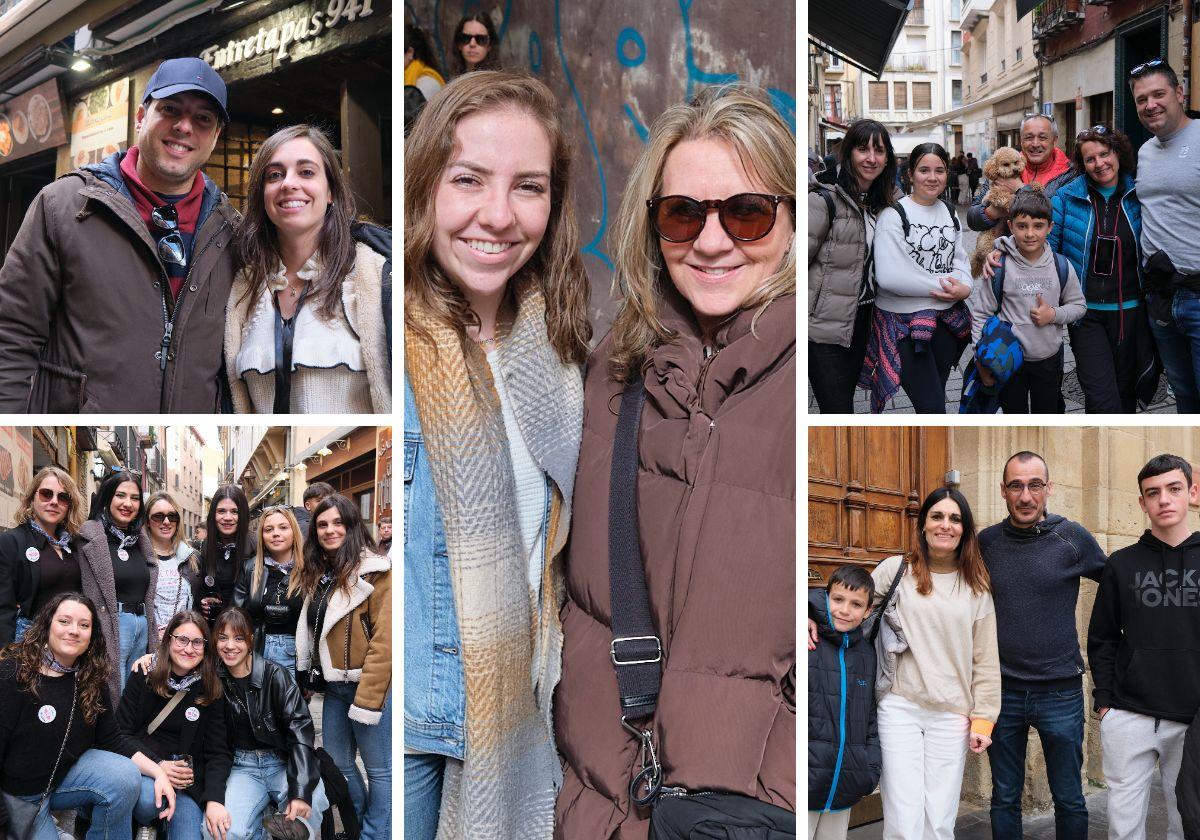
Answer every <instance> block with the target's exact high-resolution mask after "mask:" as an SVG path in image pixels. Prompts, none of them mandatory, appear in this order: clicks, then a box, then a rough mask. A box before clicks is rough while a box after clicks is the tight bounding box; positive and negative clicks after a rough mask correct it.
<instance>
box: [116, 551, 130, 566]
mask: <svg viewBox="0 0 1200 840" xmlns="http://www.w3.org/2000/svg"><path fill="white" fill-rule="evenodd" d="M117 559H118V560H120V561H121V562H122V563H124V562H125V561H126V560H128V559H129V552H128V551H126V550H125V549H123V548H118V549H117Z"/></svg>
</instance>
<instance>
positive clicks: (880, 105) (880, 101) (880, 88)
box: [867, 82, 888, 111]
mask: <svg viewBox="0 0 1200 840" xmlns="http://www.w3.org/2000/svg"><path fill="white" fill-rule="evenodd" d="M867 92H868V95H869V96H870V103H871V110H872V111H886V110H887V109H888V83H887V82H867Z"/></svg>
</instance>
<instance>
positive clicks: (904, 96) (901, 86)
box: [892, 82, 908, 111]
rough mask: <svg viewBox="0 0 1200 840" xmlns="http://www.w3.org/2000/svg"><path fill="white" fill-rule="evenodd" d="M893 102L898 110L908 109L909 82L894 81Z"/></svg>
mask: <svg viewBox="0 0 1200 840" xmlns="http://www.w3.org/2000/svg"><path fill="white" fill-rule="evenodd" d="M892 102H894V103H895V104H896V110H897V111H907V110H908V82H892Z"/></svg>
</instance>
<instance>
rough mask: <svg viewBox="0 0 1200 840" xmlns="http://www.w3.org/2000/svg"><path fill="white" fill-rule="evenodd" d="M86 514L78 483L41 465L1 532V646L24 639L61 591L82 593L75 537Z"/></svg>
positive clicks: (68, 476) (56, 469)
mask: <svg viewBox="0 0 1200 840" xmlns="http://www.w3.org/2000/svg"><path fill="white" fill-rule="evenodd" d="M86 517H87V505H86V504H85V503H84V501H83V496H82V495H80V493H79V487H78V486H77V485H76V484H75V480H74V479H73V478H71V476H70V475H69V474H67V473H66V472H64V471H63V470H60V469H59V468H58V467H42V468H41V469H40V470H38V472H37V474H36V475H35V476H34V477H33V480H32V481H30V482H29V484H28V485H27V486H26V487H25V491H24V493H23V494H22V496H21V501H20V504H19V505H18V506H17V512H16V515H15V516H14V517H13V524H14V525H15V526H16V527H15V528H12V529H11V530H9V531H6V532H4V533H3V534H0V646H3V645H6V644H9V643H10V642H13V641H20V640H21V637H22V636H23V635H24V634H25V628H26V627H28V626H29V622H30V621H32V620H33V616H34V615H35V614H36V613H37V611H38V610H39V609H40V608H41V606H42V605H43V604H45V603H46V602H47V601H49V600H50V599H51V598H53V597H54V596H55V595H57V594H58V593H59V592H79V591H81V589H82V588H83V583H82V579H81V577H80V574H81V573H80V569H79V559H78V557H77V556H76V549H77V548H78V547H79V546H78V543H77V540H76V538H77V537H78V536H79V529H80V528H81V527H83V521H84V519H85V518H86Z"/></svg>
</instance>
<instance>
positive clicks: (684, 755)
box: [554, 86, 796, 840]
mask: <svg viewBox="0 0 1200 840" xmlns="http://www.w3.org/2000/svg"><path fill="white" fill-rule="evenodd" d="M795 193H796V140H795V136H794V135H793V134H792V132H791V130H790V129H789V128H788V125H787V123H786V122H784V120H783V119H782V118H781V117H780V116H779V114H778V113H777V112H776V111H775V109H774V108H772V106H771V104H770V102H769V100H768V99H767V97H766V95H765V93H764V92H762V91H758V90H755V89H752V88H748V87H743V86H732V87H725V88H709V89H706V90H704V91H702V92H701V93H700V94H699V95H698V96H696V97H695V98H694V99H693V100H692V101H690V102H687V103H680V104H677V105H673V106H671V107H670V108H668V109H667V110H666V111H664V112H663V114H662V115H660V116H659V117H658V119H656V120H655V121H654V124H653V126H652V127H651V129H650V137H649V140H648V142H647V143H646V145H645V147H644V148H643V150H642V153H641V156H640V157H639V158H638V160H637V162H636V163H635V164H634V166H633V169H632V170H631V172H630V176H629V183H628V184H627V185H626V187H625V193H624V197H623V199H622V201H621V206H620V209H619V210H618V211H617V215H616V218H615V219H614V224H613V237H614V249H613V252H614V256H615V258H616V259H615V261H616V265H617V271H616V278H617V282H618V284H619V287H620V294H621V301H620V310H619V312H618V314H617V317H616V319H615V321H614V322H613V328H612V332H611V333H610V334H609V335H608V337H606V338H605V339H604V340H603V341H601V342H600V344H599V346H598V347H597V348H596V349H595V350H594V351H593V352H592V355H591V358H590V361H589V364H588V365H587V381H586V384H585V386H584V394H585V401H584V427H583V439H582V448H581V450H580V453H579V465H578V471H577V473H576V479H575V509H576V510H578V511H581V512H583V515H582V516H580V517H577V520H576V522H575V523H573V525H574V527H573V533H572V536H571V546H570V556H569V557H568V558H567V560H566V564H565V565H566V585H567V603H566V606H565V608H564V609H563V610H562V627H563V632H564V634H565V642H564V647H563V671H562V682H561V683H560V684H559V687H558V691H557V693H556V694H555V707H554V723H555V729H556V734H557V736H558V746H559V751H560V753H561V754H562V756H563V763H564V769H565V772H566V778H565V781H564V784H563V788H562V792H561V794H560V795H559V797H558V805H557V810H556V815H555V816H556V828H555V837H561V838H569V839H570V840H575V838H579V840H583V838H589V840H590V838H594V837H625V836H630V837H633V836H643V835H644V834H645V832H646V830H647V827H646V820H647V818H648V816H649V813H648V811H647V810H646V809H642V808H638V807H637V806H636V805H634V804H633V803H632V802H631V800H630V796H629V790H630V783H631V781H632V780H633V778H634V774H636V773H638V772H639V771H641V769H642V766H643V765H642V763H641V762H642V761H643V759H645V758H646V756H645V754H644V753H643V752H642V750H641V745H642V740H641V738H642V736H641V735H635V734H634V733H633V732H631V731H630V730H629V729H627V728H626V726H625V725H624V724H623V721H622V718H623V710H622V706H621V702H620V698H619V696H618V686H617V675H616V668H615V667H614V665H613V662H612V658H613V655H614V654H613V653H612V647H611V646H612V645H613V644H614V638H613V637H614V632H613V621H612V611H611V609H610V606H609V605H610V602H611V599H610V595H609V592H610V575H609V524H608V510H609V493H610V489H611V488H610V476H611V475H612V472H613V458H614V452H615V451H616V448H617V446H618V432H617V412H618V411H619V409H620V406H622V405H623V403H624V401H625V400H630V399H634V398H635V395H636V394H637V393H638V392H639V391H643V392H644V394H645V397H646V400H645V406H644V408H643V410H642V417H641V422H640V426H639V427H638V439H637V441H636V447H637V448H636V452H637V453H638V463H637V473H636V475H637V478H636V480H637V519H638V532H639V537H640V539H639V546H640V550H641V561H642V564H643V565H644V566H645V569H646V585H647V590H648V592H647V594H648V598H649V610H650V613H651V614H652V615H653V616H655V618H656V621H655V626H656V627H657V628H658V632H659V633H660V634H661V651H662V654H663V657H662V680H661V685H660V688H659V692H658V699H657V708H656V710H655V711H654V712H653V714H652V715H649V716H647V715H645V714H643V715H641V716H640V717H637V718H636V719H633V720H629V721H627V722H628V723H629V724H630V725H631V726H635V728H637V729H639V730H641V731H642V732H646V733H649V737H651V738H653V741H654V744H655V746H656V749H657V750H658V751H659V753H660V754H661V761H662V766H663V767H664V768H667V770H666V773H665V776H664V778H663V779H662V783H663V785H665V786H671V787H679V788H686V789H687V790H721V791H727V792H730V793H736V794H741V795H742V796H744V797H747V798H749V799H752V800H754V802H744V803H743V804H745V805H746V806H748V807H750V808H752V809H753V810H755V812H756V813H759V814H760V815H761V816H763V817H764V818H766V819H771V820H776V821H781V822H782V823H783V824H784V825H786V824H788V823H789V822H790V824H791V825H792V826H793V827H794V825H795V813H794V812H795V796H796V750H795V744H796V708H795V691H794V688H792V686H793V685H794V669H795V661H796V656H795V652H796V625H795V610H796V602H795V572H796V564H795V562H794V559H795V526H796V503H795V497H796V472H795V443H796V425H795V424H796V385H795V376H796V297H795V292H796V237H795V224H796V217H795V213H796V195H795ZM621 445H622V446H625V445H628V444H627V443H626V442H625V441H622V442H621ZM749 521H753V522H754V527H753V528H747V527H745V526H746V523H747V522H749ZM734 557H736V558H738V560H737V562H730V558H734ZM684 592H686V593H687V597H686V598H683V597H682V593H684ZM644 792H645V791H644V790H639V795H640V794H641V793H644ZM793 830H794V829H793Z"/></svg>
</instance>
